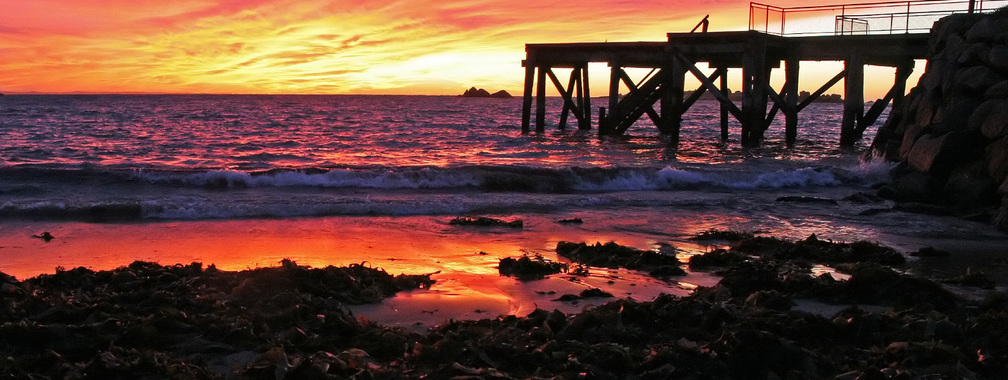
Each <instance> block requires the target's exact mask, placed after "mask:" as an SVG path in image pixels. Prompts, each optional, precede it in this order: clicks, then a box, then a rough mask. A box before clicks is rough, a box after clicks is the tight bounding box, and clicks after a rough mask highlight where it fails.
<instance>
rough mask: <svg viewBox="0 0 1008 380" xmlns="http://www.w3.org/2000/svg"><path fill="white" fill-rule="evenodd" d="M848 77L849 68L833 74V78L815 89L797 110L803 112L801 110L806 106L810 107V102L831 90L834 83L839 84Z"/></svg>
mask: <svg viewBox="0 0 1008 380" xmlns="http://www.w3.org/2000/svg"><path fill="white" fill-rule="evenodd" d="M846 77H847V70H843V71H841V72H840V73H839V74H837V75H835V76H833V78H832V79H830V80H829V81H827V82H826V84H823V85H822V87H819V89H818V90H815V92H813V93H812V94H811V95H809V97H808V98H806V99H805V100H802V102H801V103H800V104H798V107H797V108H798V109H797V110H796V111H795V112H801V110H803V109H805V107H808V105H809V104H812V102H814V101H815V100H816V99H819V97H820V96H822V94H824V93H826V91H827V90H829V89H830V87H833V85H835V84H837V82H839V81H840V80H841V79H844V78H846Z"/></svg>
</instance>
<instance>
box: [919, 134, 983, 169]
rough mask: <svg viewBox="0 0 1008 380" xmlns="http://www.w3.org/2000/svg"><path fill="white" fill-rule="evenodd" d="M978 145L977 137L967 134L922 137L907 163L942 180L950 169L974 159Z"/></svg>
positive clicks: (977, 152)
mask: <svg viewBox="0 0 1008 380" xmlns="http://www.w3.org/2000/svg"><path fill="white" fill-rule="evenodd" d="M978 145H981V144H978V143H977V137H976V136H975V135H974V134H971V133H969V132H958V131H955V132H949V133H946V134H944V135H941V136H933V135H924V136H921V138H919V139H917V142H915V143H914V146H913V148H912V149H911V150H910V154H909V155H908V156H907V162H908V163H909V164H910V167H911V168H913V169H914V170H916V171H918V172H921V173H927V174H931V175H934V176H936V177H937V178H944V177H945V176H947V175H948V173H949V172H950V171H951V170H952V168H954V167H956V166H959V165H961V164H963V163H965V162H970V161H973V160H974V159H976V158H977V155H978V154H979V153H980V152H979V150H978V149H976V147H977V146H978Z"/></svg>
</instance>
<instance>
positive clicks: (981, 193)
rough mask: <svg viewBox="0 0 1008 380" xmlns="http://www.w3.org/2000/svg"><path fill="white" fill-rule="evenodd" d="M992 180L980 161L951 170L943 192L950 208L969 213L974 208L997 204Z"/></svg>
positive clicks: (961, 212) (995, 190) (974, 209)
mask: <svg viewBox="0 0 1008 380" xmlns="http://www.w3.org/2000/svg"><path fill="white" fill-rule="evenodd" d="M996 186H997V185H996V184H995V183H994V180H992V179H991V178H990V177H989V176H988V175H987V170H986V165H985V163H984V162H983V161H982V160H981V161H974V162H972V163H969V164H966V165H963V166H961V167H958V168H956V169H955V170H953V171H952V174H950V175H949V179H948V181H947V182H946V183H945V188H944V189H943V193H944V195H945V199H946V200H947V202H948V203H949V206H950V208H951V209H952V210H955V211H956V212H958V213H960V214H969V213H972V212H974V211H976V210H981V209H986V208H990V207H994V206H997V205H998V201H999V199H1000V198H999V197H998V194H997V188H996Z"/></svg>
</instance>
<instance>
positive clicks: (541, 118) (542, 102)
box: [536, 66, 546, 133]
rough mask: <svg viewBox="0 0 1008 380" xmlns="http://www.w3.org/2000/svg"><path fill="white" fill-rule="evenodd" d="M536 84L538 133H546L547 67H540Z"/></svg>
mask: <svg viewBox="0 0 1008 380" xmlns="http://www.w3.org/2000/svg"><path fill="white" fill-rule="evenodd" d="M538 69H539V78H538V79H537V82H536V133H543V132H545V131H546V126H545V124H546V70H545V69H546V67H543V66H539V67H538Z"/></svg>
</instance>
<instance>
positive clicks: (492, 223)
mask: <svg viewBox="0 0 1008 380" xmlns="http://www.w3.org/2000/svg"><path fill="white" fill-rule="evenodd" d="M448 224H449V225H452V226H477V227H511V228H522V227H523V226H524V225H525V222H523V221H522V220H521V219H515V220H512V221H510V222H508V221H505V220H501V219H494V218H487V217H485V216H480V217H476V218H471V217H465V216H460V217H458V218H455V219H452V220H451V221H449V222H448Z"/></svg>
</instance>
